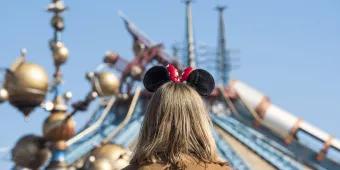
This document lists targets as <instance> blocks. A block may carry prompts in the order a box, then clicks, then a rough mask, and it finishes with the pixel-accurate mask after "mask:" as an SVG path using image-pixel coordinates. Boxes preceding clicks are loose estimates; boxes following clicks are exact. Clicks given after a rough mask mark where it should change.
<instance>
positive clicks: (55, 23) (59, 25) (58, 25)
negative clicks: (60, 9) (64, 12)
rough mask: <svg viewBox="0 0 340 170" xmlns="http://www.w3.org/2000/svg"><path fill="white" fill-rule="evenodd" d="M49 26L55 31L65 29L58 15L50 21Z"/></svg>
mask: <svg viewBox="0 0 340 170" xmlns="http://www.w3.org/2000/svg"><path fill="white" fill-rule="evenodd" d="M51 25H52V27H53V28H54V29H56V30H57V31H62V30H64V28H65V24H64V19H63V18H62V17H61V16H60V15H54V16H53V18H52V20H51Z"/></svg>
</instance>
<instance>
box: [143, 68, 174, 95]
mask: <svg viewBox="0 0 340 170" xmlns="http://www.w3.org/2000/svg"><path fill="white" fill-rule="evenodd" d="M168 81H170V77H169V73H168V70H167V69H166V68H165V67H163V66H154V67H152V68H150V69H149V70H148V71H147V72H146V73H145V75H144V79H143V84H144V87H145V88H146V89H147V90H148V91H150V92H155V91H156V90H157V89H158V88H159V87H160V86H161V85H163V84H164V83H166V82H168Z"/></svg>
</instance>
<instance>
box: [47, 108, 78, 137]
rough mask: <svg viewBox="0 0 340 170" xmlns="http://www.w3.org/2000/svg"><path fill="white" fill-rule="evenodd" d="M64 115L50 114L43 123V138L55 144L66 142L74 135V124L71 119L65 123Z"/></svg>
mask: <svg viewBox="0 0 340 170" xmlns="http://www.w3.org/2000/svg"><path fill="white" fill-rule="evenodd" d="M65 118H66V114H65V112H63V111H57V112H52V113H51V114H50V116H49V117H47V119H46V120H45V121H44V125H43V136H44V137H45V139H47V140H49V141H52V142H57V141H66V140H68V139H70V138H71V137H73V136H74V134H75V122H74V120H73V119H72V118H69V119H68V120H66V121H65Z"/></svg>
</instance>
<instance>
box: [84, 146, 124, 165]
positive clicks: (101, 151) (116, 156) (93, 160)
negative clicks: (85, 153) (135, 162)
mask: <svg viewBox="0 0 340 170" xmlns="http://www.w3.org/2000/svg"><path fill="white" fill-rule="evenodd" d="M130 157H131V152H130V151H128V150H127V149H125V148H123V147H121V146H119V145H116V144H105V145H103V146H101V147H99V148H96V149H95V150H93V151H92V153H91V156H90V157H89V158H88V160H87V162H86V163H85V168H90V167H94V165H99V164H102V160H107V161H108V162H109V163H110V167H111V169H113V170H114V169H123V168H124V167H126V166H127V165H129V161H130Z"/></svg>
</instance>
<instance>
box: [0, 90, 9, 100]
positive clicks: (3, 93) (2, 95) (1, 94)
mask: <svg viewBox="0 0 340 170" xmlns="http://www.w3.org/2000/svg"><path fill="white" fill-rule="evenodd" d="M7 100H8V92H7V90H6V89H5V88H0V103H2V102H5V101H7Z"/></svg>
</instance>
